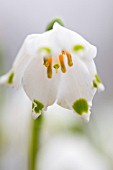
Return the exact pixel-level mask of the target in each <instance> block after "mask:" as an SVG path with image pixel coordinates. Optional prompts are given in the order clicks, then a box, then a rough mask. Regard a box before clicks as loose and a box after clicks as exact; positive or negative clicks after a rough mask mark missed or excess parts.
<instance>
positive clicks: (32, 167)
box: [29, 115, 42, 170]
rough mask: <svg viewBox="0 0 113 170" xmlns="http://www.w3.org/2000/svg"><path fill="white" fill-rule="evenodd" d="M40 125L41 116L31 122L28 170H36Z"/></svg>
mask: <svg viewBox="0 0 113 170" xmlns="http://www.w3.org/2000/svg"><path fill="white" fill-rule="evenodd" d="M41 125H42V115H41V116H40V117H39V118H37V119H36V120H33V123H32V130H31V133H32V134H31V143H30V155H29V170H36V161H37V160H38V151H39V146H40V132H41Z"/></svg>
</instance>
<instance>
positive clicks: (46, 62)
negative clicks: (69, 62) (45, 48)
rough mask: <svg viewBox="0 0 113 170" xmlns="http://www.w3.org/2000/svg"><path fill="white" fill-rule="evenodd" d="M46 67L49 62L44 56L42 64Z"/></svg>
mask: <svg viewBox="0 0 113 170" xmlns="http://www.w3.org/2000/svg"><path fill="white" fill-rule="evenodd" d="M43 65H45V66H46V67H48V66H49V62H48V58H47V57H44V64H43Z"/></svg>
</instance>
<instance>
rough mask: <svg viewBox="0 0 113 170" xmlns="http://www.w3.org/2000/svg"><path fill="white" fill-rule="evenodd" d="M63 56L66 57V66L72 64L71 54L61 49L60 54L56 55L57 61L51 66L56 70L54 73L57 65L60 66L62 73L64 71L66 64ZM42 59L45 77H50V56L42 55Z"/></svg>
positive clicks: (57, 67)
mask: <svg viewBox="0 0 113 170" xmlns="http://www.w3.org/2000/svg"><path fill="white" fill-rule="evenodd" d="M65 56H66V57H67V63H68V66H69V67H72V66H73V61H72V56H71V54H70V53H69V52H68V51H64V50H62V52H61V54H59V55H58V63H56V64H54V65H53V68H54V69H55V70H56V73H58V69H59V67H61V71H62V73H66V66H65V60H64V57H65ZM43 61H44V62H43V65H44V66H45V67H47V77H48V78H52V57H44V59H43Z"/></svg>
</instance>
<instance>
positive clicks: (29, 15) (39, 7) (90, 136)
mask: <svg viewBox="0 0 113 170" xmlns="http://www.w3.org/2000/svg"><path fill="white" fill-rule="evenodd" d="M55 17H59V18H61V19H62V20H63V21H64V23H65V26H66V27H67V28H69V29H72V30H73V31H76V32H78V33H79V34H80V35H82V36H83V37H84V38H85V39H86V40H88V41H89V42H90V43H92V44H93V45H95V46H96V47H97V49H98V54H97V57H96V58H95V62H96V66H97V69H98V73H99V75H100V77H101V80H102V82H103V84H104V85H105V87H106V90H105V92H103V93H99V94H96V96H95V98H94V101H93V107H92V115H91V121H90V122H89V123H88V124H86V123H83V122H81V121H80V122H79V121H76V120H75V119H74V118H73V116H70V114H69V113H67V117H66V116H65V115H64V116H62V117H61V114H56V111H55V109H54V110H53V111H50V112H52V114H50V113H48V114H47V115H48V117H47V116H46V117H47V118H46V119H45V120H44V122H45V123H44V125H43V128H42V137H41V140H42V142H41V143H42V144H41V146H40V153H39V154H40V158H39V159H38V160H37V170H45V169H46V170H58V169H59V170H75V169H77V170H98V169H99V170H101V169H102V170H104V169H105V170H112V169H113V163H112V162H113V147H112V144H113V130H112V129H113V75H112V74H113V66H112V64H113V47H112V46H113V19H112V18H113V1H112V0H104V1H103V0H69V1H65V0H41V1H39V0H16V1H15V0H7V1H6V0H0V75H2V74H4V73H6V72H7V71H8V70H9V69H10V68H11V66H12V63H13V60H14V59H15V57H16V55H17V53H18V50H19V49H20V47H21V44H22V43H23V41H24V39H25V37H26V36H27V35H28V34H32V33H42V32H43V31H44V30H45V27H46V25H47V23H48V22H49V21H51V19H53V18H55ZM30 107H31V106H30V101H29V99H28V98H27V97H26V96H25V94H24V92H23V91H22V90H20V91H16V90H14V89H9V88H6V87H0V170H7V169H8V170H10V169H11V170H15V169H16V170H20V169H21V170H27V169H28V137H29V131H30V122H31V120H32V117H31V113H30ZM60 109H61V108H59V110H60ZM58 112H59V111H57V113H58ZM61 112H64V111H63V110H61ZM61 112H60V113H61ZM68 114H69V115H68ZM51 115H52V116H51ZM62 115H63V114H62ZM58 117H59V118H58ZM53 122H54V123H53ZM59 122H60V123H59ZM43 140H45V141H46V142H43ZM45 143H46V144H45Z"/></svg>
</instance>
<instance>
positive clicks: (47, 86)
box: [0, 23, 104, 120]
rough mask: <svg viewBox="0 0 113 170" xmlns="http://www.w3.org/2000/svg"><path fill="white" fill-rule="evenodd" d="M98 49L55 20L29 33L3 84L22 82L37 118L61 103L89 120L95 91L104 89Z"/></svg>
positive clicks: (18, 85) (0, 79)
mask: <svg viewBox="0 0 113 170" xmlns="http://www.w3.org/2000/svg"><path fill="white" fill-rule="evenodd" d="M96 53H97V49H96V47H95V46H93V45H91V44H90V43H88V42H87V41H86V40H85V39H84V38H83V37H81V36H80V35H79V34H77V33H75V32H73V31H71V30H68V29H66V28H64V27H63V26H61V25H59V24H58V23H55V24H54V25H53V29H52V30H50V31H47V32H44V33H42V34H33V35H28V36H27V38H26V39H25V41H24V43H23V46H22V48H21V49H20V51H19V53H18V55H17V57H16V59H15V61H14V64H13V67H12V69H11V70H10V71H9V73H7V74H6V75H5V76H2V77H1V78H0V84H8V85H11V86H13V87H16V88H19V87H20V86H21V85H22V86H23V88H24V90H25V92H26V94H27V95H28V97H29V98H30V100H31V101H32V111H33V116H34V118H37V117H38V116H39V115H40V114H41V113H42V111H43V110H46V109H47V107H48V106H50V105H52V104H54V103H57V104H58V105H61V106H62V107H64V108H66V109H70V110H73V111H74V112H76V113H77V114H78V115H79V116H81V117H83V118H84V119H86V120H89V116H90V108H91V106H92V99H93V97H94V94H95V92H96V90H97V89H98V90H103V89H104V86H103V85H102V83H101V81H100V78H99V77H98V74H97V71H96V67H95V63H94V61H93V59H94V57H95V56H96Z"/></svg>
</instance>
